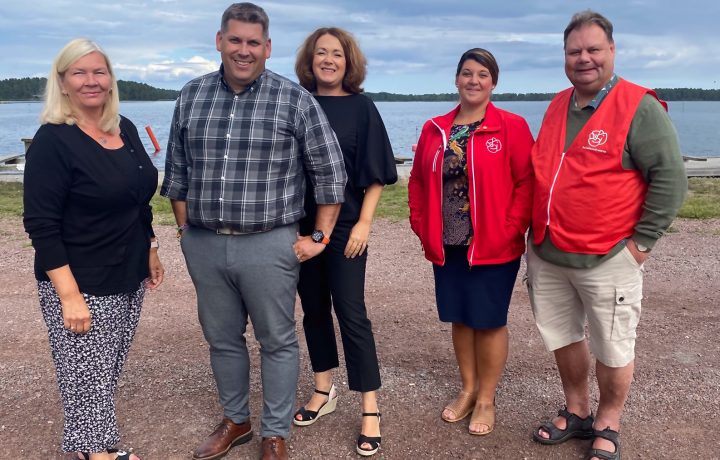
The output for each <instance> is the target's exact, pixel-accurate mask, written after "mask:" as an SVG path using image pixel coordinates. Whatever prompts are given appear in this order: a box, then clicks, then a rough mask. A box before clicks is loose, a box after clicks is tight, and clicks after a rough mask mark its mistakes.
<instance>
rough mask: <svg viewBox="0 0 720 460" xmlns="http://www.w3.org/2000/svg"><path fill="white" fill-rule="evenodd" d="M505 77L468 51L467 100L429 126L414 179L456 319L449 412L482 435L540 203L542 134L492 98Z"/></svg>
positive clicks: (444, 302)
mask: <svg viewBox="0 0 720 460" xmlns="http://www.w3.org/2000/svg"><path fill="white" fill-rule="evenodd" d="M498 73H499V69H498V65H497V62H496V61H495V58H494V57H493V55H492V54H491V53H490V52H488V51H486V50H484V49H481V48H473V49H471V50H468V51H466V52H465V53H464V54H463V55H462V57H461V58H460V62H459V63H458V66H457V72H456V74H455V86H456V87H457V88H458V94H459V96H460V104H459V105H458V106H457V107H456V108H455V109H454V110H452V111H451V112H450V113H448V114H447V115H442V116H439V117H436V118H433V119H431V120H428V121H427V122H426V123H425V125H424V126H423V130H422V133H421V134H420V140H419V141H418V146H417V151H416V153H415V160H414V162H413V168H412V171H411V174H410V182H409V184H408V195H409V196H408V201H409V205H410V224H411V227H412V229H413V231H414V232H415V233H416V234H417V236H418V237H419V238H420V241H421V243H422V245H423V249H424V251H425V257H426V258H427V259H428V260H429V261H431V262H432V263H433V271H434V274H435V296H436V300H437V307H438V313H439V317H440V321H443V322H450V323H452V340H453V347H454V349H455V357H456V358H457V362H458V366H459V368H460V378H461V380H462V390H461V391H460V393H459V394H458V396H457V397H456V398H455V400H454V401H452V402H451V403H450V404H448V405H447V406H446V407H445V409H444V411H443V412H442V418H443V420H445V421H447V422H458V421H460V420H462V419H464V418H465V417H467V416H468V415H469V414H470V413H472V417H471V419H470V426H469V432H470V434H474V435H486V434H489V433H490V432H491V431H492V430H493V428H494V425H495V390H496V388H497V384H498V382H499V380H500V377H501V375H502V372H503V369H504V367H505V362H506V360H507V354H508V329H507V313H508V306H509V304H510V297H511V295H512V290H513V286H514V284H515V278H516V276H517V272H518V269H519V267H520V257H521V256H522V254H523V253H524V252H525V231H526V230H527V228H528V226H529V224H530V214H531V208H532V187H533V175H532V167H531V164H530V149H531V148H532V145H533V138H532V134H531V133H530V129H529V128H528V125H527V122H526V121H525V120H524V119H523V118H522V117H519V116H517V115H515V114H512V113H510V112H506V111H504V110H500V109H498V108H496V107H495V106H494V105H493V104H492V103H491V102H490V95H491V94H492V90H493V89H495V85H497V80H498Z"/></svg>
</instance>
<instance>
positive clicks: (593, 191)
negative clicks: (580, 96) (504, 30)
mask: <svg viewBox="0 0 720 460" xmlns="http://www.w3.org/2000/svg"><path fill="white" fill-rule="evenodd" d="M572 92H573V89H572V88H569V89H566V90H564V91H562V92H560V93H559V94H558V95H557V96H555V98H554V99H553V100H552V102H551V103H550V106H549V107H548V110H547V112H546V113H545V119H544V121H543V124H542V127H541V128H540V133H539V134H538V139H537V142H536V143H535V145H534V147H533V150H532V161H533V168H534V170H535V193H534V198H533V224H532V229H533V236H534V238H533V242H534V243H535V244H536V245H539V244H540V243H541V242H542V241H543V239H544V238H545V232H546V231H549V232H550V239H551V240H552V243H553V244H554V245H555V247H557V248H558V249H560V250H561V251H565V252H570V253H582V254H607V253H608V252H610V250H611V249H612V247H613V246H615V245H616V244H617V243H618V242H619V241H620V240H622V239H625V238H628V237H630V236H631V235H632V234H633V228H634V226H635V224H636V223H637V221H638V220H639V219H640V216H641V214H642V206H643V203H644V201H645V194H646V193H647V183H646V182H645V181H644V179H643V177H642V175H641V174H640V172H639V171H637V170H635V169H630V170H627V169H624V168H623V166H622V156H623V150H624V147H625V141H626V139H627V135H628V131H629V130H630V124H631V123H632V120H633V117H634V115H635V111H636V110H637V108H638V105H639V104H640V101H641V100H642V98H643V97H644V96H645V94H651V95H652V96H654V97H655V98H657V95H656V94H655V92H653V91H652V90H649V89H647V88H643V87H641V86H638V85H635V84H634V83H630V82H628V81H626V80H622V79H620V80H619V81H618V82H617V84H616V85H615V87H613V88H612V89H611V90H610V92H609V93H608V94H607V96H605V99H604V100H603V102H602V104H600V106H599V107H598V109H597V110H596V111H595V113H593V115H592V116H591V117H590V119H589V120H588V122H587V123H586V124H585V126H584V127H583V128H582V129H581V130H580V132H579V133H578V134H577V136H576V137H575V139H574V140H573V142H572V144H571V145H570V147H569V148H568V149H567V151H565V152H564V151H563V148H564V146H565V137H566V136H565V132H566V125H567V114H568V108H569V105H570V101H571V99H572ZM658 100H659V99H658ZM660 103H661V104H663V106H664V107H665V110H667V104H665V102H663V101H660Z"/></svg>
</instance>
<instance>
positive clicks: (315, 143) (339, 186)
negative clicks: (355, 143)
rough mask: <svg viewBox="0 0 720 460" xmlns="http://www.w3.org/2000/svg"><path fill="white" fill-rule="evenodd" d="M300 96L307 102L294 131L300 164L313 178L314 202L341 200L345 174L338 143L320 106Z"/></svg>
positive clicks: (342, 200) (337, 202)
mask: <svg viewBox="0 0 720 460" xmlns="http://www.w3.org/2000/svg"><path fill="white" fill-rule="evenodd" d="M303 98H304V99H305V100H306V101H301V102H303V103H305V102H306V104H307V108H306V109H305V110H303V111H302V112H301V113H300V117H299V125H298V130H297V134H298V140H299V141H300V144H301V148H302V150H303V166H304V167H305V171H306V172H307V176H308V177H309V178H310V180H311V181H312V186H313V191H314V194H315V202H316V203H317V204H339V203H343V202H344V201H345V183H346V182H347V173H346V172H345V164H344V163H343V155H342V151H341V150H340V144H339V143H338V140H337V137H336V136H335V132H334V131H333V130H332V128H331V127H330V123H329V122H328V120H327V117H326V116H325V113H324V112H323V111H322V109H321V108H320V105H319V104H318V103H317V102H316V101H315V100H314V99H313V98H312V97H311V96H310V95H309V94H308V95H303ZM303 105H305V104H303ZM307 186H309V184H307Z"/></svg>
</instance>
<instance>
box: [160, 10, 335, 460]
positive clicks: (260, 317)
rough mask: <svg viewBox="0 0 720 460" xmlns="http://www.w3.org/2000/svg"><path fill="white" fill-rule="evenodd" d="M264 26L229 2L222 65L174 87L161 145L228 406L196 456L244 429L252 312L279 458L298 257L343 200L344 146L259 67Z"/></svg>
mask: <svg viewBox="0 0 720 460" xmlns="http://www.w3.org/2000/svg"><path fill="white" fill-rule="evenodd" d="M268 26H269V20H268V17H267V15H266V13H265V11H263V9H262V8H260V7H258V6H256V5H253V4H252V3H239V4H233V5H231V6H230V7H229V8H228V9H227V10H226V11H225V13H224V14H223V18H222V23H221V29H220V31H218V33H217V36H216V45H217V49H218V51H220V55H221V58H222V65H221V67H220V69H219V71H217V72H213V73H210V74H208V75H204V76H202V77H199V78H196V79H194V80H192V81H190V82H189V83H188V84H187V85H185V87H184V88H183V89H182V91H181V93H180V96H179V98H178V100H177V103H176V106H175V113H174V116H173V122H172V127H171V132H170V140H169V142H168V149H167V160H166V166H165V179H164V182H163V186H162V190H161V194H162V195H163V196H166V197H168V198H170V200H171V202H172V208H173V212H174V213H175V219H176V221H177V224H178V236H179V237H180V236H182V238H181V247H182V250H183V254H184V255H185V260H186V263H187V266H188V271H189V272H190V276H191V277H192V280H193V284H194V285H195V289H196V291H197V299H198V316H199V318H200V324H201V326H202V329H203V333H204V335H205V338H206V340H207V341H208V343H209V345H210V361H211V364H212V368H213V374H214V376H215V381H216V383H217V388H218V393H219V398H220V402H221V404H222V405H223V408H224V418H223V421H222V422H221V423H220V424H219V425H218V427H217V429H216V430H215V431H214V432H213V433H212V434H211V435H210V437H209V438H208V439H207V440H206V441H205V442H204V443H202V444H201V445H200V446H199V447H198V448H197V449H196V450H195V452H194V453H193V458H194V459H195V460H208V459H216V458H220V457H222V456H224V455H225V454H226V453H227V452H228V451H229V450H230V449H231V448H232V447H233V446H234V445H237V444H241V443H243V442H246V441H249V440H250V438H251V437H252V429H251V427H250V420H249V419H250V410H249V406H248V396H249V357H248V350H247V346H246V342H245V336H244V333H245V329H246V325H247V318H248V316H249V317H250V320H251V321H252V323H253V329H254V333H255V337H256V338H257V340H258V341H259V342H260V356H261V372H262V382H263V414H262V427H261V430H260V433H261V435H262V437H263V442H262V447H263V458H287V451H286V449H285V439H286V438H287V437H288V434H289V430H290V422H291V417H292V410H293V407H294V404H295V389H296V385H297V376H298V344H297V337H296V334H295V319H294V318H295V316H294V306H295V290H296V285H297V280H298V274H299V270H300V262H302V261H305V260H307V259H309V258H311V257H314V256H315V255H317V254H319V253H320V252H322V251H323V250H324V249H325V245H326V244H327V243H328V242H329V237H330V234H331V233H332V230H333V227H334V225H335V220H336V219H337V215H338V212H339V209H340V203H342V202H343V200H344V198H343V197H344V189H345V181H346V174H345V167H344V165H343V161H342V153H341V151H340V146H339V145H338V143H337V140H336V138H335V134H334V133H333V131H332V129H331V128H330V125H329V124H328V121H327V119H326V117H325V115H324V113H323V112H322V109H321V108H320V106H319V105H318V104H317V103H316V102H315V100H314V99H313V97H312V96H311V95H310V94H309V93H308V92H307V91H305V90H304V89H303V88H301V87H300V86H299V85H297V84H295V83H293V82H291V81H290V80H288V79H286V78H284V77H281V76H279V75H277V74H275V73H273V72H271V71H269V70H267V69H265V60H266V59H267V58H269V57H270V51H271V42H270V38H269V37H268ZM306 176H307V177H309V178H310V180H311V182H312V183H311V184H306V181H305V177H306ZM306 186H308V187H309V186H312V187H313V190H314V195H315V199H316V200H317V203H319V204H320V205H319V207H318V215H317V220H316V229H317V230H316V231H315V232H314V233H313V236H312V237H310V236H308V237H298V236H297V221H298V220H299V219H300V218H301V217H302V216H303V196H304V191H305V187H306Z"/></svg>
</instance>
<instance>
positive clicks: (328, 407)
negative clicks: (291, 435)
mask: <svg viewBox="0 0 720 460" xmlns="http://www.w3.org/2000/svg"><path fill="white" fill-rule="evenodd" d="M315 393H318V394H321V395H325V396H327V397H328V400H327V401H326V402H325V404H323V405H322V406H321V407H320V409H318V410H316V411H314V410H307V409H305V406H303V407H301V408H300V409H298V410H297V412H295V416H293V423H294V424H295V425H297V426H308V425H312V424H313V423H315V422H317V421H318V419H319V418H320V417H322V416H323V415H327V414H330V413H332V412H335V408H336V407H337V400H338V394H337V389H336V388H335V385H334V384H333V385H332V386H331V387H330V391H320V390H318V389H315ZM298 415H300V420H298V418H297V416H298Z"/></svg>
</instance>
